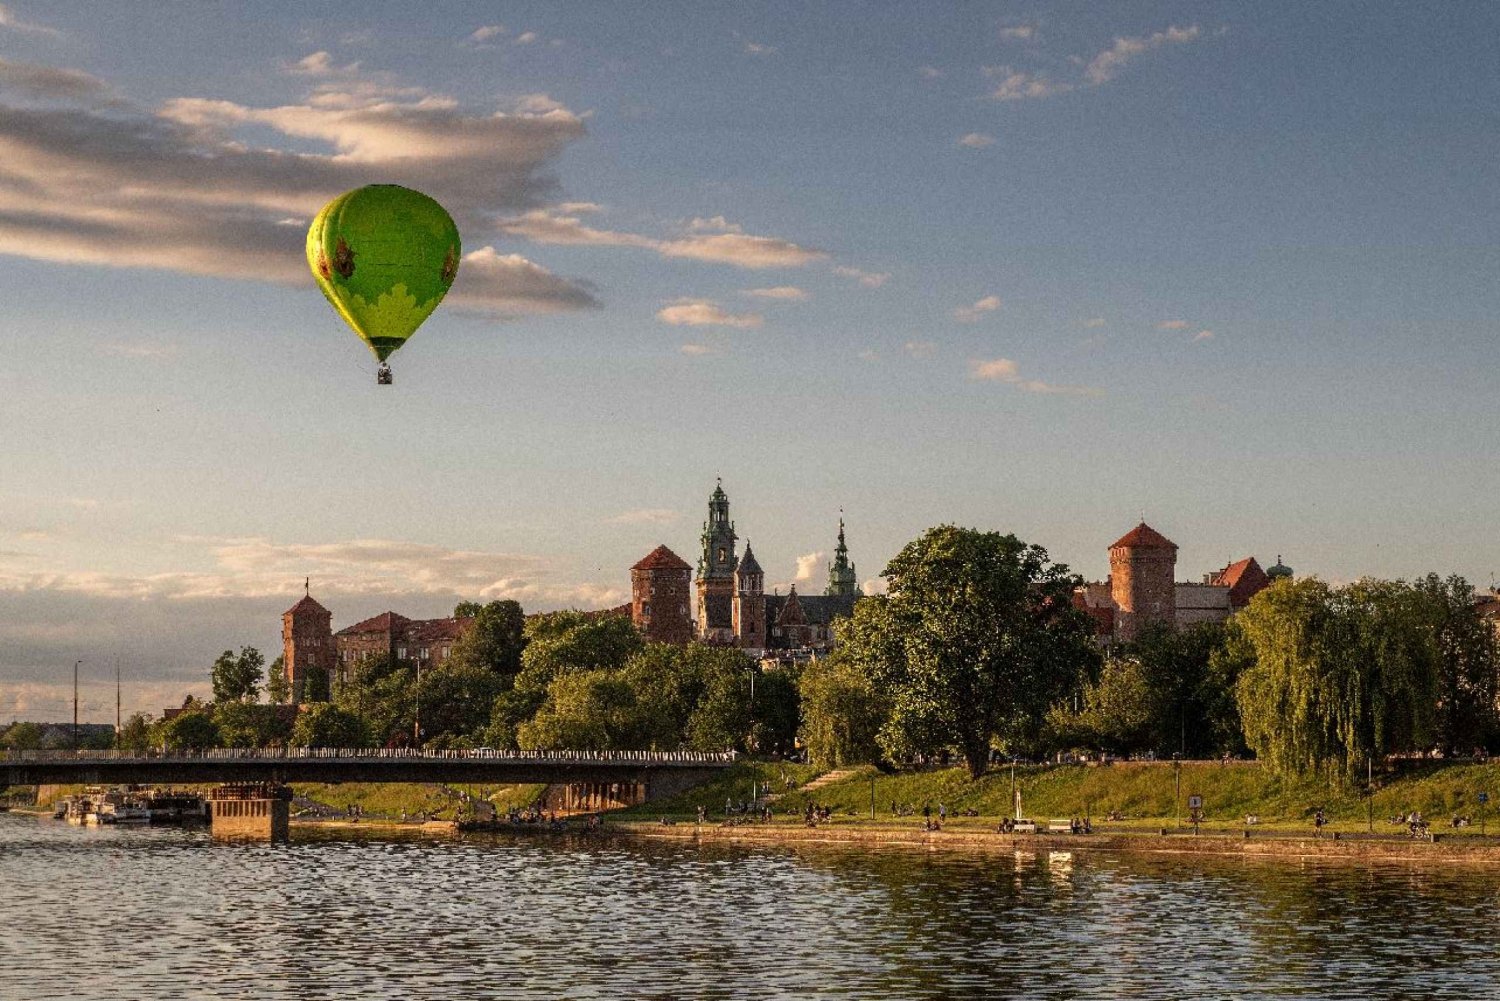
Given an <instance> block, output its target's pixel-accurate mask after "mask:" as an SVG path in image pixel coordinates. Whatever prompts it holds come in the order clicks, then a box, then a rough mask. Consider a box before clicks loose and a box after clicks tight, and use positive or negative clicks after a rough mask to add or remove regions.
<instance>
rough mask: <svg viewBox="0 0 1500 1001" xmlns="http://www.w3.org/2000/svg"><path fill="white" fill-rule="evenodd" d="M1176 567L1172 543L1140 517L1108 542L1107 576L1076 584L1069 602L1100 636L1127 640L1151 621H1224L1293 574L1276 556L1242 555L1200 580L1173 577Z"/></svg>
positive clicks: (1178, 623) (1176, 623) (1105, 639)
mask: <svg viewBox="0 0 1500 1001" xmlns="http://www.w3.org/2000/svg"><path fill="white" fill-rule="evenodd" d="M1176 569H1177V544H1176V543H1174V542H1173V541H1172V540H1171V539H1168V538H1167V537H1166V536H1165V535H1162V534H1161V533H1160V532H1158V531H1157V530H1156V529H1154V528H1152V527H1151V526H1150V525H1147V524H1146V523H1145V522H1141V523H1140V524H1139V525H1137V526H1136V527H1135V528H1133V529H1131V530H1130V531H1129V532H1127V533H1125V535H1123V536H1121V537H1120V538H1119V539H1118V540H1116V542H1115V543H1114V545H1112V546H1110V547H1109V571H1110V572H1109V577H1108V578H1106V579H1105V580H1103V581H1094V582H1091V583H1088V584H1084V585H1083V586H1081V587H1079V588H1078V589H1077V590H1076V591H1075V592H1074V595H1073V603H1074V605H1075V606H1076V607H1077V608H1079V609H1080V610H1082V611H1084V612H1085V613H1087V614H1088V616H1089V617H1090V618H1091V619H1093V622H1094V630H1095V633H1096V635H1098V637H1099V638H1100V640H1102V641H1103V642H1106V643H1109V642H1122V643H1128V642H1130V641H1131V640H1134V639H1135V638H1136V637H1137V636H1139V635H1140V634H1141V632H1142V631H1143V630H1145V629H1146V628H1148V627H1150V626H1153V625H1162V626H1167V627H1169V628H1174V627H1177V626H1191V625H1196V624H1197V623H1200V622H1224V621H1226V620H1227V619H1228V618H1229V617H1230V616H1231V615H1233V614H1234V613H1235V612H1237V611H1239V610H1240V609H1241V608H1244V607H1245V606H1246V605H1247V604H1249V603H1250V599H1251V598H1253V597H1255V595H1256V594H1258V593H1260V592H1261V591H1263V590H1265V589H1266V588H1267V587H1269V586H1271V584H1273V583H1274V582H1275V581H1277V580H1280V579H1284V578H1289V577H1291V575H1292V569H1291V567H1288V566H1285V565H1284V564H1282V562H1281V557H1280V556H1278V557H1277V558H1276V566H1274V567H1272V568H1271V569H1270V570H1269V571H1265V570H1262V569H1261V568H1260V564H1259V563H1257V562H1256V560H1255V557H1253V556H1247V557H1246V558H1244V559H1242V560H1238V561H1236V562H1233V563H1230V564H1229V565H1228V566H1226V567H1224V568H1223V569H1221V570H1217V571H1214V572H1213V573H1208V574H1204V575H1203V580H1202V582H1201V583H1192V582H1181V581H1178V580H1176Z"/></svg>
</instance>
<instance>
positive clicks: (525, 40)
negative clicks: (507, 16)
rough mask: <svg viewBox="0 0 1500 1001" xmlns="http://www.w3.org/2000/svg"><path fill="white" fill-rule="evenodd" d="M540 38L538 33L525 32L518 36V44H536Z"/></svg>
mask: <svg viewBox="0 0 1500 1001" xmlns="http://www.w3.org/2000/svg"><path fill="white" fill-rule="evenodd" d="M539 37H540V36H539V35H538V34H537V33H536V32H534V31H523V32H521V33H520V34H519V35H517V36H516V44H517V45H530V44H531V43H532V42H535V41H536V40H537V39H538V38H539Z"/></svg>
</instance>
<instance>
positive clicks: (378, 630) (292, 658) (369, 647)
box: [281, 593, 471, 705]
mask: <svg viewBox="0 0 1500 1001" xmlns="http://www.w3.org/2000/svg"><path fill="white" fill-rule="evenodd" d="M470 621H471V620H469V619H455V618H446V619H408V618H407V617H406V616H404V615H398V614H396V613H395V612H382V613H381V614H380V615H377V616H375V617H374V618H370V619H365V620H364V621H363V622H357V623H355V624H354V625H352V626H346V627H344V628H343V629H340V630H339V631H338V632H337V633H335V632H334V631H333V613H332V612H330V611H328V609H326V608H324V607H323V606H322V605H320V604H319V603H318V602H317V600H316V599H314V598H313V597H312V595H311V593H307V594H304V595H303V597H302V600H300V601H298V602H297V603H296V604H295V605H293V606H292V607H291V608H289V609H287V610H286V611H285V612H284V613H282V616H281V656H282V661H283V664H284V669H285V671H286V680H287V686H288V688H289V690H290V692H291V699H292V704H293V705H298V704H301V703H302V702H303V701H304V700H305V699H306V695H307V678H308V675H309V674H310V673H312V672H313V671H318V670H320V671H324V672H326V673H327V677H328V680H329V682H330V684H340V685H341V684H344V683H346V682H347V681H348V680H349V675H350V673H351V668H352V667H353V666H354V665H355V664H357V663H359V662H360V661H361V660H366V659H368V658H370V657H392V658H395V659H396V660H402V661H409V662H412V663H415V664H419V665H421V666H422V667H423V668H424V669H425V668H431V667H438V666H439V665H441V664H442V663H444V662H445V661H446V660H447V659H448V658H449V656H451V655H452V653H453V645H454V644H455V643H457V642H458V639H459V637H461V636H462V635H463V634H464V631H465V630H466V629H467V628H468V624H469V622H470Z"/></svg>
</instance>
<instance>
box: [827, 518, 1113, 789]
mask: <svg viewBox="0 0 1500 1001" xmlns="http://www.w3.org/2000/svg"><path fill="white" fill-rule="evenodd" d="M883 576H884V577H885V578H886V580H887V581H888V584H889V593H888V594H887V595H885V596H883V597H877V598H871V599H869V600H866V601H862V602H860V603H859V604H857V605H856V606H855V609H854V616H853V618H852V620H850V621H849V622H848V623H847V624H846V625H845V626H844V627H843V629H842V630H841V633H840V636H841V641H842V642H843V643H844V645H845V647H846V652H847V655H848V657H849V661H850V663H852V664H854V665H856V666H858V667H859V668H861V669H862V670H864V671H866V672H867V673H868V674H869V675H870V677H871V680H872V682H873V683H874V684H875V685H877V686H879V687H880V688H881V689H882V690H884V691H887V692H889V693H890V696H891V702H892V705H891V716H890V719H889V720H888V721H887V723H886V725H885V726H884V727H883V728H882V729H881V735H880V741H881V746H882V747H883V748H884V750H885V751H886V753H887V754H889V755H891V756H892V757H897V758H900V757H906V756H909V755H912V754H925V753H935V752H938V751H940V750H943V749H945V748H949V747H955V748H957V749H958V752H959V753H960V755H962V757H963V758H964V760H965V762H966V763H967V764H968V767H969V772H970V774H971V775H974V776H976V777H977V776H978V775H980V774H982V773H983V771H984V769H985V766H986V764H987V763H988V760H989V753H990V748H991V745H992V743H994V742H996V741H1005V740H1006V739H1008V738H1010V739H1014V738H1016V737H1018V736H1020V735H1021V734H1024V733H1025V732H1026V731H1027V729H1028V727H1034V725H1035V720H1038V719H1040V718H1041V717H1042V716H1043V714H1044V713H1045V712H1046V711H1047V709H1048V707H1049V706H1050V705H1051V704H1052V703H1054V702H1056V701H1057V700H1058V699H1060V698H1061V696H1062V695H1063V694H1064V693H1065V692H1067V691H1069V690H1071V689H1073V688H1075V687H1076V686H1077V685H1078V684H1079V683H1080V681H1081V680H1082V679H1083V677H1084V676H1085V675H1086V673H1087V671H1088V670H1089V668H1090V667H1091V665H1092V664H1093V663H1094V662H1095V659H1096V656H1097V655H1096V653H1095V649H1094V644H1093V629H1092V626H1091V624H1090V622H1089V620H1088V618H1087V617H1086V616H1085V615H1084V614H1083V613H1082V612H1080V611H1078V610H1077V609H1075V608H1074V607H1073V589H1074V587H1075V586H1077V584H1078V583H1079V580H1078V578H1076V577H1075V576H1074V575H1072V574H1071V573H1069V572H1068V569H1067V567H1065V566H1062V565H1061V564H1056V563H1052V562H1051V561H1050V560H1049V559H1048V557H1047V553H1046V550H1044V549H1042V548H1041V547H1040V546H1034V545H1027V544H1026V543H1024V542H1022V541H1021V540H1020V539H1017V538H1016V537H1015V536H1014V535H1001V534H999V533H998V532H980V531H977V530H975V529H964V528H957V527H954V526H952V525H942V526H939V527H937V528H933V529H929V530H928V531H927V532H925V533H924V534H923V535H922V536H921V537H920V538H918V539H916V540H915V541H913V542H911V543H909V544H908V545H907V546H906V547H905V548H904V549H902V551H901V552H900V553H899V554H898V555H897V556H896V558H895V559H894V560H892V561H891V563H890V565H889V566H888V567H886V570H885V573H884V575H883Z"/></svg>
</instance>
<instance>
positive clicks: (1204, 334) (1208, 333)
mask: <svg viewBox="0 0 1500 1001" xmlns="http://www.w3.org/2000/svg"><path fill="white" fill-rule="evenodd" d="M1213 336H1214V332H1213V331H1212V330H1200V331H1198V332H1197V333H1196V334H1194V335H1193V340H1194V341H1207V340H1212V339H1213Z"/></svg>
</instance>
